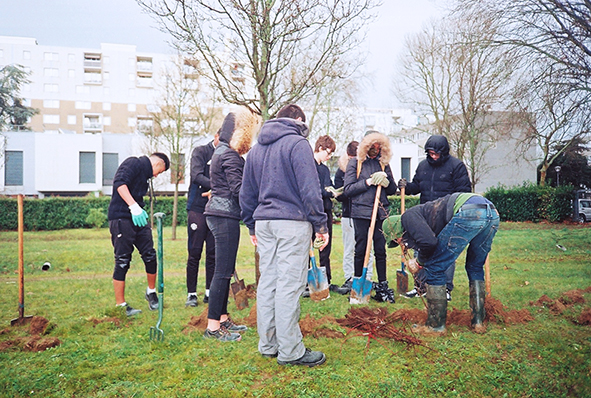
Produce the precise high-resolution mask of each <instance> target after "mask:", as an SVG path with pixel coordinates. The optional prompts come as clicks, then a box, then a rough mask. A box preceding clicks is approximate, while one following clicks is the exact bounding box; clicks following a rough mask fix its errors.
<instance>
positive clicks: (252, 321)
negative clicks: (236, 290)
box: [244, 285, 257, 328]
mask: <svg viewBox="0 0 591 398" xmlns="http://www.w3.org/2000/svg"><path fill="white" fill-rule="evenodd" d="M249 286H252V285H249ZM244 324H245V325H246V326H248V327H249V328H256V326H257V303H256V302H255V303H254V304H253V305H252V307H251V308H250V312H249V313H248V316H247V317H246V319H244Z"/></svg>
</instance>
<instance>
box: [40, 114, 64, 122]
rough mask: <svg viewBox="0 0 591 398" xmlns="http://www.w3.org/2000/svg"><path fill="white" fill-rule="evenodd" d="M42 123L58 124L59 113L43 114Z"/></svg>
mask: <svg viewBox="0 0 591 398" xmlns="http://www.w3.org/2000/svg"><path fill="white" fill-rule="evenodd" d="M43 123H44V124H60V115H43Z"/></svg>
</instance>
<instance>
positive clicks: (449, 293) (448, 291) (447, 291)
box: [445, 289, 451, 301]
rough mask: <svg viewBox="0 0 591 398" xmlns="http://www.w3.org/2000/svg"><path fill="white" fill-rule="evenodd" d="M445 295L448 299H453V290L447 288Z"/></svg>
mask: <svg viewBox="0 0 591 398" xmlns="http://www.w3.org/2000/svg"><path fill="white" fill-rule="evenodd" d="M445 295H446V297H447V301H451V291H450V290H449V289H445Z"/></svg>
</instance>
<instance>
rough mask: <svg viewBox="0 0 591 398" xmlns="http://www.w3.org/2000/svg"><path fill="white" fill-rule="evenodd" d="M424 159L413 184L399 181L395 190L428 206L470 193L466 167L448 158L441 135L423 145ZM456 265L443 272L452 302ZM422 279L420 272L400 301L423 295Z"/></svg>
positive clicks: (447, 292) (447, 146)
mask: <svg viewBox="0 0 591 398" xmlns="http://www.w3.org/2000/svg"><path fill="white" fill-rule="evenodd" d="M425 154H426V155H427V158H426V159H425V160H423V161H421V163H419V166H418V167H417V170H416V172H415V176H414V177H413V179H412V182H407V181H406V179H404V178H403V179H401V180H400V181H398V187H399V188H402V187H406V193H407V194H410V195H416V194H418V193H420V194H421V197H420V203H421V204H422V203H427V202H430V201H432V200H435V199H439V198H441V197H443V196H445V195H449V194H451V193H454V192H472V183H471V182H470V177H469V176H468V170H467V169H466V165H465V164H464V162H462V161H461V160H460V159H458V158H455V157H453V156H451V155H450V154H449V142H448V141H447V138H445V137H444V136H442V135H432V136H431V137H429V139H427V142H426V143H425ZM455 270H456V266H455V264H454V265H453V266H451V267H450V268H448V270H447V271H446V276H447V282H446V287H447V290H446V295H447V299H448V301H449V300H451V291H452V290H453V288H454V273H455ZM424 278H425V276H424V273H423V272H422V271H421V272H419V273H418V274H416V275H415V278H414V280H415V286H414V288H413V289H412V290H411V291H409V292H406V294H403V295H402V296H403V297H406V298H412V297H417V296H419V295H422V296H424V295H425V292H426V290H425V286H424V283H423V280H424Z"/></svg>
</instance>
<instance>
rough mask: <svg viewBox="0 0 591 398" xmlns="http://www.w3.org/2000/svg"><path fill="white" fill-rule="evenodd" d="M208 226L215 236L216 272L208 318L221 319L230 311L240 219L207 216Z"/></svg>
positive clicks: (212, 284) (212, 282)
mask: <svg viewBox="0 0 591 398" xmlns="http://www.w3.org/2000/svg"><path fill="white" fill-rule="evenodd" d="M207 226H208V227H209V229H210V230H211V232H212V233H213V236H214V238H215V249H216V250H215V272H214V274H213V280H212V281H211V287H210V288H209V310H208V314H207V318H208V319H214V320H217V321H219V320H220V317H221V316H222V315H224V314H227V313H228V296H229V294H230V279H231V278H232V274H233V273H234V270H235V269H236V255H237V253H238V244H239V243H240V221H239V220H236V219H233V218H227V217H218V216H207Z"/></svg>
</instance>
